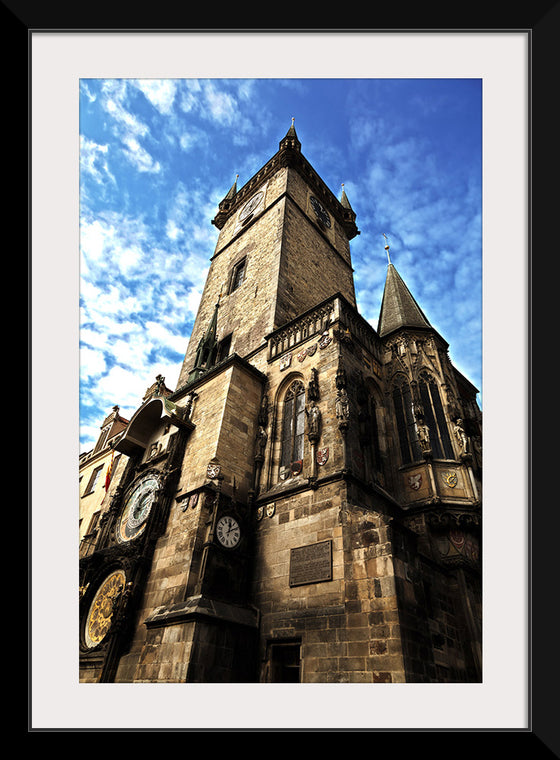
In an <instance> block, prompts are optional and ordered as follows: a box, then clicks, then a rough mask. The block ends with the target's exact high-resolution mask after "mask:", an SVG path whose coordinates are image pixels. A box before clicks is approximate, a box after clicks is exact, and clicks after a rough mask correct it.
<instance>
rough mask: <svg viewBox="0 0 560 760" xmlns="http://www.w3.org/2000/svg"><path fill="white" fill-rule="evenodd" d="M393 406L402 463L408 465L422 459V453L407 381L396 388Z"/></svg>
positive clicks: (394, 389)
mask: <svg viewBox="0 0 560 760" xmlns="http://www.w3.org/2000/svg"><path fill="white" fill-rule="evenodd" d="M393 406H394V408H395V417H396V422H397V432H398V438H399V447H400V452H401V459H402V463H403V464H408V463H409V462H414V461H416V460H418V459H421V458H422V452H421V450H420V445H419V443H418V433H417V431H416V422H415V419H414V408H413V402H412V393H411V390H410V386H409V384H408V383H407V382H406V380H403V381H401V382H399V383H398V384H396V385H395V386H394V388H393Z"/></svg>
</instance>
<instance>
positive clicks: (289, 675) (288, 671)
mask: <svg viewBox="0 0 560 760" xmlns="http://www.w3.org/2000/svg"><path fill="white" fill-rule="evenodd" d="M300 648H301V647H300V643H299V642H296V643H294V642H290V643H285V644H284V643H283V644H271V645H270V680H271V682H272V683H299V682H300V670H301V655H300Z"/></svg>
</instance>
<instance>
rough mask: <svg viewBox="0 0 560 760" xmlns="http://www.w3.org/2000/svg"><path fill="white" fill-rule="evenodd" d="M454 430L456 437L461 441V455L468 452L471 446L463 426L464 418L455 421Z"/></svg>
mask: <svg viewBox="0 0 560 760" xmlns="http://www.w3.org/2000/svg"><path fill="white" fill-rule="evenodd" d="M453 432H454V433H455V438H456V439H457V442H458V443H459V448H460V454H461V456H463V455H465V454H467V453H468V447H469V439H468V438H467V434H466V433H465V428H464V427H463V420H461V419H458V420H457V421H456V422H455V427H454V430H453Z"/></svg>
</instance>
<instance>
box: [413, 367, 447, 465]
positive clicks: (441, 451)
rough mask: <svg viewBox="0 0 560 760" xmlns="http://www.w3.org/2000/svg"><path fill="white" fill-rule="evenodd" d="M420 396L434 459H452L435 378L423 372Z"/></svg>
mask: <svg viewBox="0 0 560 760" xmlns="http://www.w3.org/2000/svg"><path fill="white" fill-rule="evenodd" d="M419 390H420V398H421V400H422V406H423V407H424V415H425V419H426V424H427V425H428V428H429V431H430V445H431V447H432V452H433V455H434V457H435V458H436V459H441V458H445V459H453V448H452V446H451V440H450V438H449V430H448V427H447V422H446V420H445V412H444V411H443V406H442V403H441V397H440V395H439V388H438V386H437V384H436V382H435V380H434V379H433V378H432V377H430V376H429V375H427V374H425V373H423V374H422V375H421V376H420V382H419Z"/></svg>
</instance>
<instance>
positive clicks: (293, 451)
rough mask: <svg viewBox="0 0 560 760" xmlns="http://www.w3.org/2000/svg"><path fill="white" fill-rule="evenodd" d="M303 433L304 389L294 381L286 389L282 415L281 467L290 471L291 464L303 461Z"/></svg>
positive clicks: (299, 382)
mask: <svg viewBox="0 0 560 760" xmlns="http://www.w3.org/2000/svg"><path fill="white" fill-rule="evenodd" d="M304 431H305V388H304V387H303V383H302V382H301V381H300V380H296V381H295V382H294V383H292V385H291V386H290V387H289V388H288V391H287V393H286V397H285V399H284V411H283V415H282V456H281V461H280V466H281V467H289V468H290V469H291V466H292V463H293V462H298V461H300V460H302V459H303V435H304Z"/></svg>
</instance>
